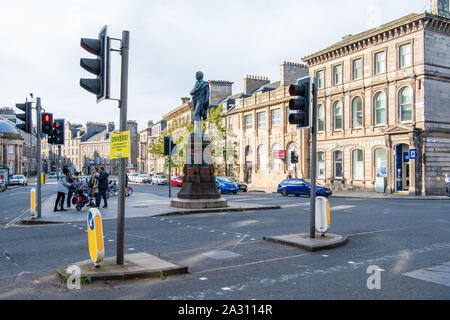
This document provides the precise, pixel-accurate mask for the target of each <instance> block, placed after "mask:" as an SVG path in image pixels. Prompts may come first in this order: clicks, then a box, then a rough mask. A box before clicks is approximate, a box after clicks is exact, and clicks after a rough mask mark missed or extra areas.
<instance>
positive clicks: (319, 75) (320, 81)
mask: <svg viewBox="0 0 450 320" xmlns="http://www.w3.org/2000/svg"><path fill="white" fill-rule="evenodd" d="M316 77H317V82H318V86H319V89H323V88H324V87H325V72H324V71H323V70H322V71H318V72H317V74H316Z"/></svg>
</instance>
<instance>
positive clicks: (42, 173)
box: [41, 172, 45, 184]
mask: <svg viewBox="0 0 450 320" xmlns="http://www.w3.org/2000/svg"><path fill="white" fill-rule="evenodd" d="M41 184H45V173H44V172H41Z"/></svg>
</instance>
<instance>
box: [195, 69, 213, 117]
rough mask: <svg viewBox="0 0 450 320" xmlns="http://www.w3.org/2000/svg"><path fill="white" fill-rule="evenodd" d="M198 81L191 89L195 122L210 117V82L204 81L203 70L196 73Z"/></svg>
mask: <svg viewBox="0 0 450 320" xmlns="http://www.w3.org/2000/svg"><path fill="white" fill-rule="evenodd" d="M195 78H196V79H197V82H196V83H195V87H194V89H192V91H191V96H192V104H193V106H194V120H195V122H197V123H198V122H201V121H202V119H203V120H206V119H207V118H208V108H209V84H208V82H206V81H203V72H201V71H198V72H197V73H196V74H195Z"/></svg>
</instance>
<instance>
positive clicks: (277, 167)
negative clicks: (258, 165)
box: [272, 144, 281, 171]
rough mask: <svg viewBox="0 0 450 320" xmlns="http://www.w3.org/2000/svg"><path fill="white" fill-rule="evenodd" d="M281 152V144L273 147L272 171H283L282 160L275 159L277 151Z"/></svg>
mask: <svg viewBox="0 0 450 320" xmlns="http://www.w3.org/2000/svg"><path fill="white" fill-rule="evenodd" d="M277 150H280V145H279V144H274V145H273V146H272V170H274V171H278V170H280V169H281V159H280V158H276V157H275V151H277Z"/></svg>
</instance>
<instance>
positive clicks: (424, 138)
mask: <svg viewBox="0 0 450 320" xmlns="http://www.w3.org/2000/svg"><path fill="white" fill-rule="evenodd" d="M436 13H437V12H436ZM449 48H450V20H449V19H448V18H446V17H442V16H438V15H436V14H430V13H423V14H410V15H408V16H406V17H403V18H401V19H398V20H395V21H392V22H389V23H387V24H385V25H382V26H380V27H378V28H376V29H372V30H368V31H366V32H362V33H360V34H357V35H354V36H347V37H345V38H344V39H343V40H342V41H341V42H339V43H336V44H335V45H333V46H330V47H328V48H326V49H324V50H322V51H320V52H317V53H315V54H312V55H309V56H307V57H305V58H303V60H304V61H305V62H307V64H308V66H309V68H310V75H312V76H315V77H317V78H318V109H317V123H316V125H317V128H318V137H317V177H318V183H319V184H323V185H328V186H331V187H333V188H334V189H338V190H354V189H358V190H371V191H373V190H375V189H376V187H379V188H381V187H383V185H384V187H383V188H384V190H385V191H386V192H391V193H395V192H400V193H408V194H422V195H428V194H442V193H443V190H444V182H443V176H444V175H445V173H448V172H450V108H449V106H450V96H449V92H450V50H449Z"/></svg>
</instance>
